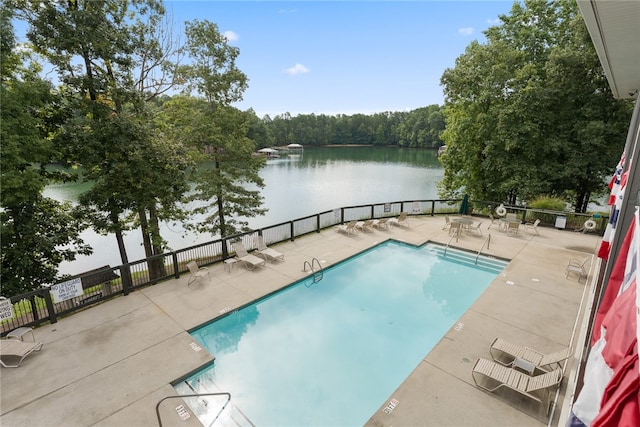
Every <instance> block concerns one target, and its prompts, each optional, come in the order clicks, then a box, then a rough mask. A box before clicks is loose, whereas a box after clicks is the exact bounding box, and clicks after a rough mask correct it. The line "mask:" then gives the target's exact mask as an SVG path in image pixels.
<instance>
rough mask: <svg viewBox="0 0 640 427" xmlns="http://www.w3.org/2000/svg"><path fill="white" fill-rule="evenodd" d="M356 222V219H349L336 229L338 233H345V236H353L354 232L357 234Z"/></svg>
mask: <svg viewBox="0 0 640 427" xmlns="http://www.w3.org/2000/svg"><path fill="white" fill-rule="evenodd" d="M357 222H358V221H351V222H349V223H347V224H342V225H339V226H338V228H336V230H337V231H339V232H340V233H344V234H346V235H347V236H355V235H356V234H358V229H357V228H356V223H357Z"/></svg>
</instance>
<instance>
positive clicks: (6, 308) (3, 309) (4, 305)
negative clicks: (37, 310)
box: [0, 297, 14, 320]
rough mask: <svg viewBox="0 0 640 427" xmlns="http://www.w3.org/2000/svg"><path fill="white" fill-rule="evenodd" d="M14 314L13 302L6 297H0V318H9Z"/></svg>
mask: <svg viewBox="0 0 640 427" xmlns="http://www.w3.org/2000/svg"><path fill="white" fill-rule="evenodd" d="M13 316H14V313H13V304H11V300H10V299H7V298H4V297H2V298H0V320H5V319H11V318H12V317H13Z"/></svg>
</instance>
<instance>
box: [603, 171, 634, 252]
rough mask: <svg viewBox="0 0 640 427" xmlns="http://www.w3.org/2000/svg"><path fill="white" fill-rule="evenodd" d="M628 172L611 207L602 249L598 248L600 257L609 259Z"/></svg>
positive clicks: (623, 177) (622, 179)
mask: <svg viewBox="0 0 640 427" xmlns="http://www.w3.org/2000/svg"><path fill="white" fill-rule="evenodd" d="M627 177H628V172H625V173H624V174H623V175H622V178H621V179H620V188H619V189H618V191H617V193H616V197H615V205H614V206H613V207H612V208H611V214H610V215H609V223H607V228H605V230H604V236H603V237H602V242H601V243H600V249H598V258H602V259H609V252H610V250H611V242H612V241H613V237H614V234H615V231H616V224H617V223H618V215H619V214H620V210H621V209H622V202H623V201H624V193H625V189H626V184H627Z"/></svg>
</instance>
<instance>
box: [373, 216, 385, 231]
mask: <svg viewBox="0 0 640 427" xmlns="http://www.w3.org/2000/svg"><path fill="white" fill-rule="evenodd" d="M372 225H373V228H377V229H378V230H382V229H385V230H388V229H389V218H382V219H374V220H373V223H372Z"/></svg>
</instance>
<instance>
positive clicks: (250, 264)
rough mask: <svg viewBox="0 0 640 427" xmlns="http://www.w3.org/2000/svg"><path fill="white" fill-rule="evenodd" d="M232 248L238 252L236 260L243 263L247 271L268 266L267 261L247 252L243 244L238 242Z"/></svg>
mask: <svg viewBox="0 0 640 427" xmlns="http://www.w3.org/2000/svg"><path fill="white" fill-rule="evenodd" d="M231 246H232V247H233V250H234V251H235V252H236V255H237V256H236V258H237V259H238V261H242V263H243V264H244V266H245V268H246V269H247V270H253V269H254V268H256V267H264V266H265V265H266V264H267V260H266V259H262V258H260V257H257V256H255V255H252V254H250V253H249V252H247V249H246V248H245V247H244V245H243V244H242V243H240V242H236V243H234V244H233V245H231Z"/></svg>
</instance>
